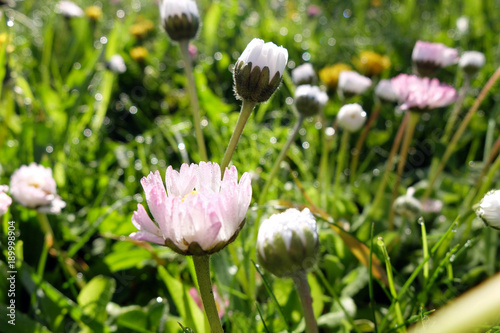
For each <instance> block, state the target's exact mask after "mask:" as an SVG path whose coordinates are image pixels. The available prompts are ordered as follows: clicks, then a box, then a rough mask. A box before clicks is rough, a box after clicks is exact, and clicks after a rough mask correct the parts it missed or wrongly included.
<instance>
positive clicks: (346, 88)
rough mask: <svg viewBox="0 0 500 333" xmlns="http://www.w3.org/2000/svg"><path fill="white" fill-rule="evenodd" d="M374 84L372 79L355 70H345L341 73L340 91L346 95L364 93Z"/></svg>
mask: <svg viewBox="0 0 500 333" xmlns="http://www.w3.org/2000/svg"><path fill="white" fill-rule="evenodd" d="M371 85H372V80H370V79H369V78H367V77H366V76H363V75H361V74H359V73H357V72H354V71H343V72H341V73H340V75H339V84H338V91H339V93H341V94H342V95H343V96H344V97H351V96H354V95H361V94H363V93H364V92H365V91H366V90H367V89H368V88H370V86H371Z"/></svg>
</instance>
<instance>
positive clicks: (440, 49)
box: [411, 40, 458, 76]
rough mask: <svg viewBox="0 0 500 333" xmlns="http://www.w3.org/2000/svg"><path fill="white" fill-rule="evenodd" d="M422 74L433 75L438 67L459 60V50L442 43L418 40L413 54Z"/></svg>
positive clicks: (418, 69)
mask: <svg viewBox="0 0 500 333" xmlns="http://www.w3.org/2000/svg"><path fill="white" fill-rule="evenodd" d="M411 59H412V60H413V64H414V65H415V69H416V71H417V73H418V74H419V75H420V76H433V75H434V74H435V73H436V72H437V70H438V69H440V68H443V67H446V66H449V65H454V64H456V63H457V62H458V51H457V50H456V49H453V48H451V47H447V46H446V45H444V44H441V43H429V42H423V41H420V40H419V41H417V43H416V44H415V47H414V48H413V53H412V55H411Z"/></svg>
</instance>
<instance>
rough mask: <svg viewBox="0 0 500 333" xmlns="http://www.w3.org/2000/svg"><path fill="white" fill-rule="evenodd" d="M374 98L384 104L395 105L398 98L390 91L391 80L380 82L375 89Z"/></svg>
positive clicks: (392, 90)
mask: <svg viewBox="0 0 500 333" xmlns="http://www.w3.org/2000/svg"><path fill="white" fill-rule="evenodd" d="M375 96H377V97H378V99H379V100H380V101H382V102H384V103H395V102H397V101H398V96H397V95H396V93H395V92H394V89H392V82H391V80H385V79H384V80H380V81H379V83H378V84H377V86H376V87H375Z"/></svg>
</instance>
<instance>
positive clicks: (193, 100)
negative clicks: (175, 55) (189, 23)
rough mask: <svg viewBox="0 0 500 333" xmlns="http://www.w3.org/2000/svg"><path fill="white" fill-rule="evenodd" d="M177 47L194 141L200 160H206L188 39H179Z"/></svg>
mask: <svg viewBox="0 0 500 333" xmlns="http://www.w3.org/2000/svg"><path fill="white" fill-rule="evenodd" d="M179 47H180V49H181V53H182V59H183V60H184V64H185V65H184V71H185V73H186V77H187V81H188V82H187V90H188V93H189V100H190V104H191V111H192V113H193V123H194V130H195V133H196V141H197V143H198V152H199V153H200V159H201V160H202V161H208V156H207V148H206V146H205V138H204V137H203V131H202V129H201V119H200V106H199V104H198V94H197V93H196V85H195V83H194V75H193V65H192V64H191V57H190V56H189V41H188V40H181V41H179Z"/></svg>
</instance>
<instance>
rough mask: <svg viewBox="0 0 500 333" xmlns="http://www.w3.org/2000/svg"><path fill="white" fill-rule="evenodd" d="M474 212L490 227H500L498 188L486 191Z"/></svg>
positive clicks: (499, 193) (499, 192) (499, 195)
mask: <svg viewBox="0 0 500 333" xmlns="http://www.w3.org/2000/svg"><path fill="white" fill-rule="evenodd" d="M476 214H477V216H479V217H480V218H481V219H482V220H483V221H484V222H485V223H486V224H487V225H489V226H490V227H492V228H495V229H500V190H494V191H490V192H488V193H486V195H485V196H484V198H483V199H482V200H481V202H480V203H479V209H478V210H477V211H476Z"/></svg>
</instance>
